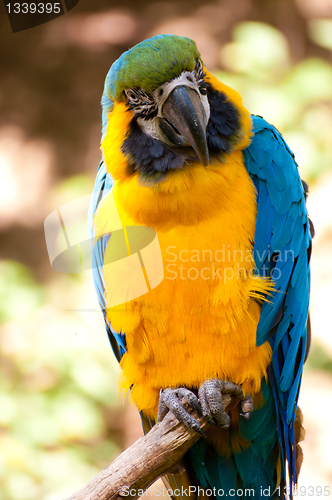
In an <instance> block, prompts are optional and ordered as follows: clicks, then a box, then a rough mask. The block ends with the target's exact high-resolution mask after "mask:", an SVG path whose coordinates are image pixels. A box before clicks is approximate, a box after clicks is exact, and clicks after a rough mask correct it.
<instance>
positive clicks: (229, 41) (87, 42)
mask: <svg viewBox="0 0 332 500" xmlns="http://www.w3.org/2000/svg"><path fill="white" fill-rule="evenodd" d="M0 14H1V19H0V51H1V56H0V57H1V73H0V106H1V115H0V238H1V243H0V259H1V260H0V322H1V332H0V499H1V500H18V499H20V500H41V499H43V500H61V499H63V498H65V497H66V496H69V495H70V494H71V493H73V492H74V491H75V490H76V489H78V488H80V487H82V486H83V485H84V484H85V483H86V482H87V481H88V480H89V479H90V478H91V477H93V476H94V475H95V474H96V473H97V472H98V471H99V470H100V469H101V468H103V467H105V466H106V465H107V464H109V463H110V462H111V461H112V460H113V459H114V458H115V457H116V456H117V454H119V453H120V452H121V450H122V449H124V448H125V447H127V446H129V445H130V444H131V443H132V442H133V441H134V440H135V439H137V437H138V436H139V435H140V434H141V430H140V422H139V418H138V416H137V414H136V411H135V409H133V408H131V407H130V406H129V405H128V404H127V403H125V404H123V402H122V400H121V398H120V397H119V396H118V394H117V375H118V367H117V365H116V362H115V360H114V358H113V355H112V352H111V348H110V347H109V345H108V341H107V339H106V334H105V332H104V327H103V323H102V319H101V317H100V314H99V313H97V312H87V311H86V309H88V308H89V305H90V304H91V300H93V299H92V297H93V296H92V292H91V290H90V288H89V287H88V285H87V282H86V279H85V277H84V275H83V274H82V275H80V274H72V275H71V274H59V273H56V272H55V271H54V270H53V269H52V268H51V266H50V263H49V259H48V255H47V251H46V246H45V239H44V229H43V222H44V219H45V218H46V216H47V215H48V214H49V213H50V212H51V211H53V210H55V209H56V208H58V207H59V206H61V205H62V204H64V203H66V202H69V201H72V200H74V199H76V198H78V197H80V196H83V195H85V194H89V193H90V192H91V190H92V186H93V180H94V176H95V172H96V168H97V165H98V163H99V159H100V151H99V141H100V129H101V126H100V105H99V101H100V96H101V93H102V89H103V81H104V78H105V75H106V73H107V71H108V69H109V67H110V65H111V64H112V62H113V61H114V60H115V59H116V58H117V57H118V56H119V55H120V54H121V53H122V52H123V51H124V50H126V49H127V48H129V47H130V46H132V45H134V44H135V43H137V42H139V41H141V40H142V39H144V38H146V37H150V36H153V35H156V34H158V33H173V34H178V35H185V36H189V37H191V38H193V39H195V40H196V42H197V44H198V47H199V49H200V51H201V53H202V55H203V59H204V61H205V63H206V64H207V66H208V68H209V69H210V70H212V71H213V72H214V73H215V74H216V75H217V76H218V77H219V78H220V79H221V80H223V81H224V82H225V83H226V84H229V85H231V86H233V87H234V88H236V89H237V90H238V91H240V92H241V93H242V95H243V97H244V101H245V104H246V106H247V107H248V108H249V110H250V111H251V112H253V113H255V114H259V115H263V116H264V117H265V119H267V120H268V121H270V122H272V123H273V124H274V125H275V126H277V128H279V129H280V131H281V132H282V133H283V134H284V137H285V138H286V140H287V142H288V143H289V145H290V147H291V148H292V149H293V151H294V152H295V155H296V158H297V161H298V163H299V165H300V173H301V176H302V177H303V178H304V179H305V180H306V181H307V182H308V183H309V186H310V197H309V201H308V205H309V211H310V214H311V216H312V218H313V220H314V223H315V226H316V233H317V235H316V238H315V242H314V252H313V259H312V276H313V278H312V300H311V316H312V332H313V343H312V350H311V355H310V357H309V360H308V362H307V365H306V368H305V373H304V379H303V386H302V393H301V401H300V404H301V406H302V409H303V411H304V414H305V427H306V429H307V439H306V442H305V443H304V445H303V448H304V453H305V462H304V466H303V471H302V475H301V478H300V486H303V487H305V488H308V487H309V486H314V487H315V488H316V487H318V488H319V487H322V488H323V487H324V486H331V485H332V451H331V450H332V431H331V414H332V320H331V310H332V269H331V259H330V257H331V254H332V222H331V220H332V215H331V214H332V169H331V165H332V2H331V0H236V1H234V0H216V1H213V0H211V1H207V2H200V1H198V0H190V1H189V0H188V1H181V0H178V1H175V0H174V1H167V0H166V1H160V2H158V1H149V0H145V1H137V0H136V1H134V0H121V1H120V0H113V1H106V0H93V1H92V0H90V1H88V0H80V2H79V4H78V6H77V7H75V9H73V10H72V11H71V12H69V13H68V14H66V15H65V16H62V17H60V18H58V19H56V20H54V21H52V22H50V23H48V24H45V25H42V26H39V27H36V28H33V29H30V30H27V31H23V32H20V33H16V34H12V32H11V30H10V25H9V21H8V19H7V17H6V13H5V9H4V5H3V3H1V5H0ZM90 309H91V308H90ZM305 493H306V494H305ZM331 494H332V492H331ZM313 496H314V497H316V496H319V489H318V490H315V494H314V495H312V494H309V490H306V491H305V490H304V489H302V494H301V498H309V497H310V498H312V497H313Z"/></svg>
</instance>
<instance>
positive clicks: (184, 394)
mask: <svg viewBox="0 0 332 500" xmlns="http://www.w3.org/2000/svg"><path fill="white" fill-rule="evenodd" d="M183 403H187V404H188V405H189V406H190V407H191V408H193V409H194V410H196V411H197V413H198V414H199V415H201V414H202V411H201V407H200V405H199V402H198V399H197V397H196V396H195V394H193V393H192V392H191V391H189V389H185V388H184V387H180V388H178V389H169V388H168V389H165V390H164V391H162V392H161V394H160V397H159V409H158V417H157V422H160V421H161V420H162V419H163V418H164V417H165V415H166V414H167V413H168V412H169V411H171V412H172V413H173V415H174V416H175V417H176V418H177V419H178V420H179V421H180V422H182V423H183V424H184V425H185V426H186V427H187V428H188V429H192V430H194V431H196V432H198V433H199V434H200V435H201V436H202V437H204V438H206V435H205V433H204V432H203V431H202V429H201V426H200V424H199V422H197V420H196V419H195V418H194V417H193V416H192V415H190V413H188V412H187V410H186V409H185V408H184V406H183Z"/></svg>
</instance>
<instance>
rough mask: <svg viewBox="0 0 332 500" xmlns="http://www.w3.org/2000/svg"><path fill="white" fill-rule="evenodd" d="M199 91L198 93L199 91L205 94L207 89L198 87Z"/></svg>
mask: <svg viewBox="0 0 332 500" xmlns="http://www.w3.org/2000/svg"><path fill="white" fill-rule="evenodd" d="M199 91H200V93H201V94H202V95H207V93H208V92H207V89H206V88H205V87H200V88H199Z"/></svg>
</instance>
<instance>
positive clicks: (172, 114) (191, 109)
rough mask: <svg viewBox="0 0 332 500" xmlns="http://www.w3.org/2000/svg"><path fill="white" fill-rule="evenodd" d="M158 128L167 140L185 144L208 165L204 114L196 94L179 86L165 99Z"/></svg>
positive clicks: (187, 88)
mask: <svg viewBox="0 0 332 500" xmlns="http://www.w3.org/2000/svg"><path fill="white" fill-rule="evenodd" d="M162 114H163V116H164V117H165V118H166V120H165V121H164V120H161V122H160V128H161V129H162V130H163V132H164V133H165V135H166V136H167V138H168V139H169V140H170V141H171V142H173V143H174V144H177V145H179V146H184V145H185V144H186V142H187V143H189V144H190V146H191V147H192V148H193V149H194V150H195V152H196V154H197V156H198V158H199V159H200V161H201V162H202V163H203V165H204V166H205V167H206V166H207V165H208V164H209V150H208V146H207V141H206V125H207V123H206V114H205V111H204V108H203V105H202V103H201V100H200V97H199V95H198V93H197V92H196V91H195V90H193V89H191V88H190V87H186V86H184V85H179V86H178V87H175V88H174V89H173V90H172V92H171V93H170V94H169V96H168V97H167V99H166V101H165V103H164V105H163V108H162Z"/></svg>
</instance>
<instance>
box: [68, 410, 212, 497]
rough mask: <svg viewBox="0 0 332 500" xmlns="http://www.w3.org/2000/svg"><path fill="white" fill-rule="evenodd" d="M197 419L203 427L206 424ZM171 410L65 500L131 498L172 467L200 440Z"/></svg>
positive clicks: (205, 426)
mask: <svg viewBox="0 0 332 500" xmlns="http://www.w3.org/2000/svg"><path fill="white" fill-rule="evenodd" d="M194 416H195V417H196V418H197V420H198V421H199V423H200V424H201V427H202V429H203V430H204V429H206V428H207V426H208V424H207V422H206V421H205V420H203V419H202V418H199V417H198V416H197V415H196V414H194ZM199 437H200V436H199V434H198V433H197V432H194V431H192V430H188V429H186V428H185V427H184V425H183V424H182V423H180V422H179V421H178V420H177V419H176V418H175V417H174V416H173V415H172V414H171V413H168V414H167V415H166V417H165V418H164V420H163V421H162V422H160V423H158V424H156V425H155V426H154V427H153V428H152V429H151V430H150V431H149V432H148V433H147V434H146V435H145V436H144V437H141V438H140V439H138V440H137V441H136V442H135V443H134V444H133V445H132V446H130V447H129V448H127V450H125V451H124V452H123V453H121V455H119V456H118V458H116V459H115V460H114V462H112V463H111V464H110V465H109V466H108V467H107V468H106V469H103V470H102V471H101V472H99V474H97V476H95V477H94V478H93V479H91V481H90V482H89V483H88V484H87V485H86V486H84V488H82V489H81V490H79V491H77V492H76V493H74V494H73V495H72V496H71V497H69V498H68V499H67V500H124V499H126V498H128V499H130V500H132V499H135V498H137V497H138V496H140V495H142V491H144V490H146V489H147V488H148V487H149V486H151V484H152V483H154V482H155V481H156V480H157V479H158V478H159V477H161V476H164V475H165V474H167V473H168V472H169V471H171V470H172V468H174V466H175V464H177V462H178V461H179V460H180V459H181V458H182V457H183V455H184V454H185V452H186V451H187V450H188V449H189V448H190V447H191V446H192V445H193V444H194V443H195V442H196V441H197V440H198V439H199Z"/></svg>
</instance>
